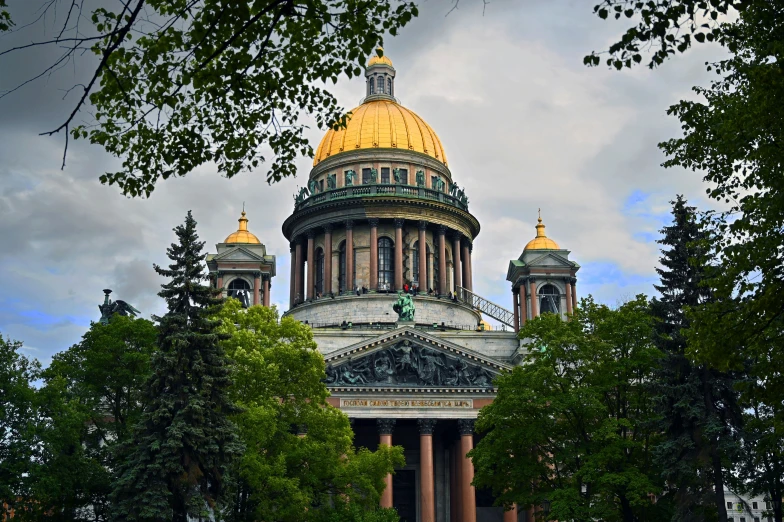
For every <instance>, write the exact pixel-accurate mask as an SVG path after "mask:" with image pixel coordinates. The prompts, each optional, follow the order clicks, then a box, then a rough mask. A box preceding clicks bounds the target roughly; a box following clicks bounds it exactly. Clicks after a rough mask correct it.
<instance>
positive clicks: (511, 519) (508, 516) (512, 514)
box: [504, 504, 517, 522]
mask: <svg viewBox="0 0 784 522" xmlns="http://www.w3.org/2000/svg"><path fill="white" fill-rule="evenodd" d="M504 522H517V504H514V505H512V509H510V510H509V511H504Z"/></svg>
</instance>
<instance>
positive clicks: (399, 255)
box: [395, 219, 405, 290]
mask: <svg viewBox="0 0 784 522" xmlns="http://www.w3.org/2000/svg"><path fill="white" fill-rule="evenodd" d="M404 222H405V221H404V220H402V219H396V220H395V290H402V289H403V223H404Z"/></svg>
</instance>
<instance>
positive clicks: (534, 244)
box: [523, 216, 561, 250]
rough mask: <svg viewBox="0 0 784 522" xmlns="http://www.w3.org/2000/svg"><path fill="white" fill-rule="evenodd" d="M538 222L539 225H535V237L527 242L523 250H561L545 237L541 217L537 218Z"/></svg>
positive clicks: (556, 244)
mask: <svg viewBox="0 0 784 522" xmlns="http://www.w3.org/2000/svg"><path fill="white" fill-rule="evenodd" d="M538 221H539V223H538V224H537V225H536V237H535V238H533V239H532V240H531V241H529V242H528V244H527V245H525V248H524V249H523V250H561V247H559V246H558V243H556V242H555V241H553V240H552V239H550V238H549V237H547V236H546V235H545V233H544V223H542V216H539V220H538Z"/></svg>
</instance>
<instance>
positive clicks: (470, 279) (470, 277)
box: [466, 243, 474, 291]
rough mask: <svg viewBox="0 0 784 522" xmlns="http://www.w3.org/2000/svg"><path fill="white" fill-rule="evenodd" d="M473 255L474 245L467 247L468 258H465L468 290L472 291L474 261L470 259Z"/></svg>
mask: <svg viewBox="0 0 784 522" xmlns="http://www.w3.org/2000/svg"><path fill="white" fill-rule="evenodd" d="M473 253H474V245H473V243H471V244H469V245H468V257H466V262H467V263H468V287H467V288H468V289H469V290H472V291H473V289H474V260H473V258H472V257H471V256H472V255H473Z"/></svg>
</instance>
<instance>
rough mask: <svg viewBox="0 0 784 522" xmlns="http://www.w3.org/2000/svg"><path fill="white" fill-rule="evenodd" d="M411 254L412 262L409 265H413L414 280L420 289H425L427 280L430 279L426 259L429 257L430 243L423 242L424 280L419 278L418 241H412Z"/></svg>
mask: <svg viewBox="0 0 784 522" xmlns="http://www.w3.org/2000/svg"><path fill="white" fill-rule="evenodd" d="M411 255H412V256H414V262H413V263H411V265H412V266H413V267H414V282H415V283H416V284H417V286H418V287H419V288H420V290H423V291H427V288H428V286H427V282H428V281H430V265H429V264H428V263H427V260H428V259H430V245H428V244H427V243H425V271H426V272H427V275H426V276H425V280H424V281H420V280H419V241H415V242H414V248H413V249H412V250H411Z"/></svg>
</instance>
